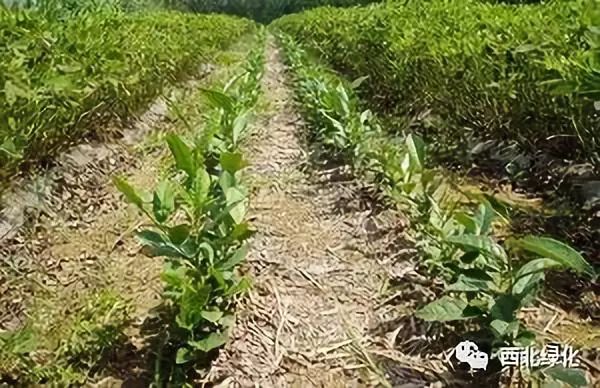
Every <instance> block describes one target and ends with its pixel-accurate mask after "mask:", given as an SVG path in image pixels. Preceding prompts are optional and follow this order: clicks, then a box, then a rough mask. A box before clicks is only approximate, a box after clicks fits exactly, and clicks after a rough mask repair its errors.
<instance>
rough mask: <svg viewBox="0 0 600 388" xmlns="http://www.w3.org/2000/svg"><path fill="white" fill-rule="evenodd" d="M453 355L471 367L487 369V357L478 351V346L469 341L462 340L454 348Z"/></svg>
mask: <svg viewBox="0 0 600 388" xmlns="http://www.w3.org/2000/svg"><path fill="white" fill-rule="evenodd" d="M454 355H455V356H456V359H457V360H458V361H460V362H466V363H467V364H469V366H470V367H471V369H483V370H486V369H487V365H488V361H489V357H488V355H487V353H484V352H480V351H479V347H478V346H477V345H476V344H475V343H474V342H471V341H463V342H461V343H459V344H458V345H456V347H455V348H454Z"/></svg>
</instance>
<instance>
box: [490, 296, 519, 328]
mask: <svg viewBox="0 0 600 388" xmlns="http://www.w3.org/2000/svg"><path fill="white" fill-rule="evenodd" d="M519 306H520V300H519V299H518V298H515V297H514V296H512V295H501V296H499V297H498V298H496V301H495V303H494V305H493V306H492V308H491V309H490V314H491V316H492V317H493V318H495V319H500V320H502V321H506V322H512V321H514V320H515V312H516V311H517V309H518V308H519Z"/></svg>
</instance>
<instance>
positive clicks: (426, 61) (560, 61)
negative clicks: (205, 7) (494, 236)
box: [274, 0, 600, 166]
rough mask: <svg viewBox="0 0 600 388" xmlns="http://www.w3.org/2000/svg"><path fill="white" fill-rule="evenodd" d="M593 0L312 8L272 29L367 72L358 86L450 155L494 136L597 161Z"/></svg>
mask: <svg viewBox="0 0 600 388" xmlns="http://www.w3.org/2000/svg"><path fill="white" fill-rule="evenodd" d="M592 4H595V1H594V0H577V1H554V2H549V3H548V4H543V5H523V6H518V7H515V6H507V5H497V4H490V3H485V2H479V1H474V0H450V1H448V0H433V1H408V2H391V3H386V4H385V5H381V6H373V7H365V8H354V9H337V8H319V9H314V10H310V11H307V12H304V13H302V14H297V15H288V16H284V17H283V18H281V19H279V20H277V21H276V22H275V23H274V27H275V28H277V29H279V30H282V31H284V32H287V33H289V34H290V35H292V36H293V37H295V38H296V39H298V40H299V41H301V42H303V43H305V44H306V45H307V46H308V47H310V48H311V49H312V50H313V51H315V52H316V53H317V54H319V56H320V57H321V58H322V59H324V60H325V61H326V62H327V63H329V64H330V65H332V66H333V67H334V68H335V69H336V70H340V71H342V72H344V73H345V74H347V75H349V76H351V77H357V76H361V75H368V76H369V80H368V82H365V83H363V85H364V87H363V88H361V91H362V92H363V93H364V94H365V95H367V96H368V97H369V98H370V99H371V101H373V104H374V105H375V106H377V108H378V109H380V110H382V111H386V112H390V113H394V114H396V115H399V116H401V117H405V116H408V117H421V118H426V121H423V126H427V127H428V128H427V129H426V130H425V134H426V135H427V137H428V138H432V139H435V140H436V143H442V144H444V145H445V146H446V147H449V148H450V150H451V151H452V152H454V153H457V152H465V151H468V150H469V149H470V148H469V144H471V145H474V144H476V142H479V141H481V140H482V139H483V140H485V139H489V138H492V139H501V140H511V141H516V142H518V143H519V144H520V145H521V147H523V148H526V149H530V150H531V149H533V150H540V149H541V150H544V151H547V152H550V153H553V154H555V155H558V156H560V157H568V158H575V159H577V158H582V159H587V160H588V161H591V162H594V163H596V165H597V166H599V165H600V155H598V149H600V132H599V128H600V122H599V121H598V117H599V116H598V115H597V114H596V110H595V107H594V101H595V100H597V93H596V94H594V90H597V89H598V88H597V78H598V77H597V74H598V70H597V69H598V65H597V63H598V61H597V50H596V48H597V47H596V46H594V44H595V43H594V42H596V40H597V39H596V37H597V34H596V32H597V26H598V20H597V17H596V16H594V17H590V16H589V14H590V13H589V9H590V8H591V5H592ZM593 15H595V14H593ZM594 47H595V48H594ZM588 48H590V51H589V52H586V50H587V49H588ZM431 123H433V125H431ZM426 124H429V125H426Z"/></svg>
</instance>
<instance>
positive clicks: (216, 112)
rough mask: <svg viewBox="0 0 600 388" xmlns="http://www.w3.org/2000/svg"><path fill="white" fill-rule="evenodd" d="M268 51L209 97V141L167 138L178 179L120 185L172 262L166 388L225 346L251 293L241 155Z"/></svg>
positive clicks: (147, 241)
mask: <svg viewBox="0 0 600 388" xmlns="http://www.w3.org/2000/svg"><path fill="white" fill-rule="evenodd" d="M262 68H263V56H262V46H261V47H259V48H258V49H256V50H255V51H254V52H252V53H251V54H250V55H249V57H248V61H247V65H246V69H245V71H244V72H243V73H242V74H241V75H239V76H236V77H234V78H233V79H232V80H231V81H230V82H228V83H227V85H226V86H225V88H224V89H223V90H208V89H206V90H203V94H204V95H205V96H206V99H207V102H208V104H209V105H210V106H211V107H212V109H211V110H210V111H209V113H208V115H207V122H208V124H207V127H206V128H204V130H203V131H202V133H198V129H196V128H191V127H190V128H188V129H189V130H190V132H191V133H192V134H193V135H195V136H196V138H195V140H194V141H188V140H186V139H183V138H181V137H179V136H177V135H174V134H170V135H168V136H167V139H166V140H167V143H168V146H169V149H170V151H171V154H172V157H173V160H174V171H173V172H172V174H171V175H170V177H169V178H168V179H167V180H164V181H162V182H161V183H160V184H159V185H158V186H157V187H156V189H155V190H154V192H153V193H152V194H147V193H144V192H142V191H137V190H136V189H134V188H133V187H131V186H130V185H129V184H128V183H127V182H126V181H124V180H123V179H120V178H115V184H116V186H117V188H118V189H119V190H120V191H121V192H122V193H123V194H124V196H125V198H126V199H127V201H128V202H130V203H132V204H134V205H135V206H136V207H137V208H138V209H139V210H140V211H141V212H142V213H144V214H145V215H146V216H147V218H148V219H149V220H150V221H151V223H152V224H153V227H152V228H150V229H146V230H142V231H140V232H139V233H138V235H137V236H138V239H139V241H140V242H141V243H142V245H144V246H145V247H146V248H147V250H148V252H149V253H150V254H151V255H152V256H158V257H164V258H165V268H164V270H163V273H162V280H163V282H164V283H165V292H164V296H165V298H166V299H167V300H168V301H169V306H170V307H171V310H172V313H173V317H174V318H173V321H174V322H173V323H172V325H173V327H172V330H170V332H169V333H168V341H167V343H166V344H165V347H166V348H167V349H170V354H171V355H172V358H168V357H167V359H165V360H159V368H158V369H159V370H158V371H157V373H158V375H159V377H158V380H160V383H161V384H162V383H166V382H169V383H171V384H175V385H176V386H180V384H183V383H184V382H185V381H188V380H189V378H190V376H189V374H190V373H191V372H192V371H193V368H194V366H195V362H197V361H198V360H199V359H202V358H203V357H205V355H206V353H208V352H210V351H212V350H214V349H215V348H217V347H220V346H222V345H223V344H224V343H225V342H226V341H227V337H228V335H229V331H230V329H231V327H232V324H233V323H234V321H235V319H234V316H233V301H234V299H235V297H236V296H237V295H239V294H241V293H243V292H244V291H245V290H246V289H247V288H248V287H249V281H248V280H247V279H246V278H244V277H240V276H239V275H238V273H237V272H236V267H237V266H238V265H239V264H240V263H241V262H242V261H243V260H244V258H245V256H246V252H247V247H246V245H245V243H244V242H245V240H246V239H247V238H248V237H249V236H250V234H251V230H250V226H249V224H248V222H247V221H246V220H245V218H246V211H247V202H248V198H247V197H248V192H247V189H246V188H245V187H244V185H243V184H242V182H241V174H242V170H243V169H244V168H245V167H246V165H247V163H246V162H245V160H244V159H243V156H242V154H241V153H240V152H239V150H238V146H239V142H240V140H241V138H242V137H243V136H244V135H245V133H246V130H247V125H248V116H249V112H250V110H251V109H252V108H253V107H254V105H255V104H256V101H257V98H258V93H259V90H260V87H259V82H260V79H261V77H262Z"/></svg>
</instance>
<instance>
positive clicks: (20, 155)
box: [0, 7, 255, 177]
mask: <svg viewBox="0 0 600 388" xmlns="http://www.w3.org/2000/svg"><path fill="white" fill-rule="evenodd" d="M254 28H255V26H254V23H253V22H251V21H248V20H243V19H239V18H236V17H231V16H221V15H192V14H183V13H178V12H166V11H164V12H148V13H136V14H125V13H121V12H116V11H102V12H90V13H83V14H79V15H72V17H69V18H67V19H66V20H63V21H59V20H55V19H51V18H48V17H46V16H44V15H43V14H41V13H38V12H36V11H33V10H18V11H17V10H8V9H6V8H2V7H0V177H2V176H7V175H9V174H10V173H11V172H14V169H15V167H17V166H19V165H20V164H22V162H24V161H32V160H41V159H43V158H46V157H47V156H50V155H51V154H52V153H53V152H55V151H56V150H57V149H58V148H60V147H62V146H64V145H65V143H67V142H68V141H70V140H73V139H76V138H77V137H80V136H82V135H83V134H84V133H86V132H89V131H90V129H91V128H98V127H99V126H100V125H101V124H102V123H103V122H104V120H106V119H108V118H111V117H115V116H119V117H122V116H125V115H126V114H128V113H131V112H132V111H136V110H139V109H140V108H142V107H144V106H145V105H146V104H147V103H148V102H149V101H150V99H152V98H154V97H155V96H157V95H158V94H159V93H160V92H161V91H162V90H163V88H164V87H165V86H166V85H167V84H168V83H170V82H172V81H174V80H177V79H179V78H181V77H183V76H185V75H189V74H192V73H194V72H195V71H197V70H198V69H199V68H200V65H201V64H202V63H207V62H210V60H211V56H213V55H214V54H215V53H216V52H218V50H220V49H221V48H223V47H224V46H226V45H228V44H230V43H232V42H233V41H235V40H236V38H237V37H239V36H241V35H243V34H244V33H246V32H250V31H251V30H253V29H254Z"/></svg>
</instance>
